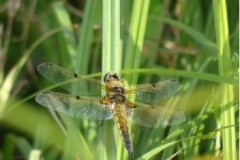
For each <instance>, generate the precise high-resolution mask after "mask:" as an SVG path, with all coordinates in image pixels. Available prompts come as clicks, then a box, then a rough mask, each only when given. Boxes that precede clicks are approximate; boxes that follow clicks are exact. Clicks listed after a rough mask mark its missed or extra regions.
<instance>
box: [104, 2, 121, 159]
mask: <svg viewBox="0 0 240 160" xmlns="http://www.w3.org/2000/svg"><path fill="white" fill-rule="evenodd" d="M102 53H103V54H102V77H103V76H104V75H105V74H106V73H107V72H109V71H115V72H118V73H119V71H120V69H121V58H122V53H121V41H120V1H119V0H116V1H111V0H103V49H102ZM102 130H103V132H101V133H102V134H103V136H101V137H102V138H103V142H107V141H110V142H111V141H112V142H113V141H114V138H113V137H112V138H110V137H109V136H108V134H109V132H113V131H112V130H111V128H110V126H109V125H104V126H103V129H102ZM110 134H113V133H110ZM105 144H107V146H105V147H102V148H105V150H103V151H102V153H103V155H101V159H106V158H107V157H109V158H110V159H116V156H115V155H117V154H115V152H116V151H115V147H114V146H113V145H114V143H105ZM106 147H107V149H108V153H109V155H106ZM109 147H111V148H109ZM109 150H110V151H109ZM118 156H119V155H118ZM118 156H117V157H118Z"/></svg>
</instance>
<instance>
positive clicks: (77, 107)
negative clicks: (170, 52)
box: [35, 63, 186, 157]
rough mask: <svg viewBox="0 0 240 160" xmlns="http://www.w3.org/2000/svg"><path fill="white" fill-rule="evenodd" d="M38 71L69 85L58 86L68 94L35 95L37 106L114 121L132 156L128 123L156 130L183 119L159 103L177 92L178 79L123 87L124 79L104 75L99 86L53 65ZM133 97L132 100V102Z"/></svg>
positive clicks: (112, 75)
mask: <svg viewBox="0 0 240 160" xmlns="http://www.w3.org/2000/svg"><path fill="white" fill-rule="evenodd" d="M37 70H38V72H39V73H40V74H41V75H42V76H43V77H45V78H46V79H48V80H49V81H51V82H53V83H63V82H69V83H63V84H62V85H60V87H61V88H63V89H65V90H66V91H68V92H69V93H70V94H66V93H59V92H52V91H45V92H42V93H40V94H38V95H37V96H36V98H35V100H36V102H37V103H39V104H41V105H42V106H45V107H48V108H51V109H53V110H55V111H58V112H62V113H65V114H67V115H70V116H72V117H78V118H83V119H93V120H109V119H114V121H115V123H116V124H117V127H118V130H119V133H120V135H121V137H122V140H123V143H124V145H125V148H126V149H127V151H128V153H129V154H130V155H132V157H133V155H134V153H133V145H132V141H131V138H130V133H129V127H128V120H130V121H132V122H134V123H136V124H139V125H142V126H145V127H156V126H170V125H174V124H178V123H181V122H183V121H185V119H186V117H185V114H184V113H183V112H182V111H181V110H179V109H176V108H173V107H166V106H161V105H159V101H161V100H163V99H166V98H168V97H170V96H172V95H173V94H175V93H176V92H177V91H178V90H179V87H180V84H179V82H178V81H177V80H165V81H160V82H157V83H152V84H139V85H133V86H129V87H125V85H124V80H123V79H121V77H120V75H119V74H118V73H115V72H109V73H107V74H105V76H104V77H103V82H104V83H102V82H101V81H100V80H97V79H94V78H86V77H84V76H80V75H78V74H76V73H72V72H69V71H67V70H65V69H64V68H62V67H60V66H57V65H55V64H53V63H42V64H40V65H39V66H38V67H37ZM132 95H134V97H135V100H132V98H131V97H132Z"/></svg>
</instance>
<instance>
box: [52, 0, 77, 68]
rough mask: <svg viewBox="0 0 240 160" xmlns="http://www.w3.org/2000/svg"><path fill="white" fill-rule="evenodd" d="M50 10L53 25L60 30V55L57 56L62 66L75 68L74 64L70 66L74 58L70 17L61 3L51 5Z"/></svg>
mask: <svg viewBox="0 0 240 160" xmlns="http://www.w3.org/2000/svg"><path fill="white" fill-rule="evenodd" d="M52 10H53V13H54V15H55V19H56V20H55V21H54V22H55V23H54V24H55V25H56V26H58V27H60V28H61V31H62V32H60V34H59V35H60V37H59V40H60V46H59V47H60V49H59V50H60V51H61V52H62V54H59V55H60V56H62V57H61V61H62V62H63V64H64V66H67V65H69V64H70V65H71V66H75V65H76V64H71V63H70V62H74V59H75V57H76V50H77V49H76V40H75V37H74V31H73V27H72V22H71V19H70V15H69V13H68V12H67V10H66V9H65V6H64V3H63V2H55V3H53V4H52Z"/></svg>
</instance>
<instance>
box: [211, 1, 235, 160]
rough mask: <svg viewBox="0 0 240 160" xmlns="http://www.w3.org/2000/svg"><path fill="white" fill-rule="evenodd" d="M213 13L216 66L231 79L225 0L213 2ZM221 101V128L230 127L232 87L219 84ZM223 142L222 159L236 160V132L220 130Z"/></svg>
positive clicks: (232, 115)
mask: <svg viewBox="0 0 240 160" xmlns="http://www.w3.org/2000/svg"><path fill="white" fill-rule="evenodd" d="M212 2H213V11H214V19H215V28H216V39H217V48H218V52H219V53H218V65H219V74H220V75H221V76H225V77H232V73H233V69H232V63H231V51H230V45H229V39H230V38H229V31H228V18H227V6H226V1H225V0H213V1H212ZM220 93H221V101H220V109H221V122H222V126H223V127H226V126H231V125H234V124H235V123H236V122H235V114H234V105H233V100H234V92H233V86H231V85H228V84H221V86H220ZM222 141H223V159H232V160H235V159H237V157H236V155H237V151H236V130H235V127H231V128H227V129H224V130H222Z"/></svg>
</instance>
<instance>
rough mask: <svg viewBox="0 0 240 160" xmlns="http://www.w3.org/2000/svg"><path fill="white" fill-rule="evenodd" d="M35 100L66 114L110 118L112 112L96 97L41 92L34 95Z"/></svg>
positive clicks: (100, 118)
mask: <svg viewBox="0 0 240 160" xmlns="http://www.w3.org/2000/svg"><path fill="white" fill-rule="evenodd" d="M35 100H36V102H37V103H39V104H41V105H43V106H45V107H49V108H51V109H53V110H56V111H59V112H62V113H65V114H67V115H70V116H73V117H78V118H86V119H97V120H106V119H111V118H112V113H111V111H109V110H106V109H105V108H104V105H103V104H102V103H101V102H100V101H101V98H98V97H84V96H82V97H80V96H72V95H67V94H62V93H56V92H43V93H40V94H39V95H37V96H36V99H35Z"/></svg>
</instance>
